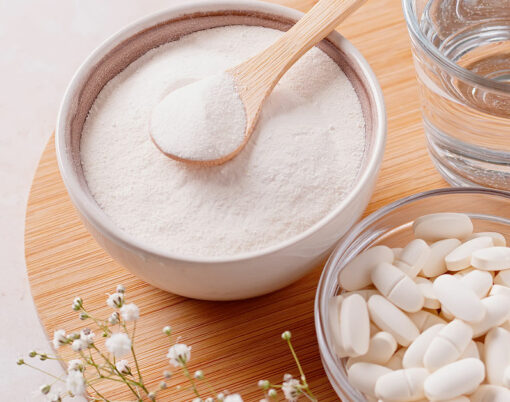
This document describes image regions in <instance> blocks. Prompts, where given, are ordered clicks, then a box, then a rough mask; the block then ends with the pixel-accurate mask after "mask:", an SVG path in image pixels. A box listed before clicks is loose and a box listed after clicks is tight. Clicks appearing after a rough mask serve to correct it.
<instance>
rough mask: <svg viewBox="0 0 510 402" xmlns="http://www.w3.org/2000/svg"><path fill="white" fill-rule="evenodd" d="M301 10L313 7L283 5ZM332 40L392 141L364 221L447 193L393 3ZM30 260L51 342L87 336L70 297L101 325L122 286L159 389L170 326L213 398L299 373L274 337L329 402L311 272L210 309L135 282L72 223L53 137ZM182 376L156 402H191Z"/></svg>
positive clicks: (255, 395)
mask: <svg viewBox="0 0 510 402" xmlns="http://www.w3.org/2000/svg"><path fill="white" fill-rule="evenodd" d="M280 3H281V4H284V5H288V6H294V7H296V8H299V9H301V10H303V11H305V10H307V9H308V8H309V7H310V6H311V5H312V4H313V1H311V0H280ZM340 31H341V32H342V33H343V34H344V35H345V36H346V37H347V38H349V39H350V40H351V41H352V42H353V43H354V44H355V45H356V46H357V47H358V48H359V49H360V50H361V52H362V53H363V54H364V55H365V57H366V58H367V60H368V61H369V63H370V64H371V66H372V68H373V69H374V71H375V73H376V75H377V76H378V78H379V81H380V83H381V85H382V87H383V91H384V95H385V99H386V105H387V111H388V123H389V126H388V143H387V149H386V154H385V159H384V163H383V168H382V171H381V174H380V177H379V181H378V183H377V189H376V192H375V194H374V196H373V197H372V202H371V204H370V205H369V207H368V209H367V211H366V213H370V212H372V211H374V210H375V209H377V208H379V207H381V206H383V205H385V204H387V203H389V202H391V201H394V200H396V199H398V198H401V197H403V196H407V195H410V194H413V193H416V192H419V191H423V190H428V189H432V188H437V187H444V186H446V183H445V182H444V181H443V180H442V179H441V178H440V176H439V174H438V173H437V172H436V171H435V169H434V168H433V166H432V163H431V161H430V159H429V157H428V155H427V151H426V148H425V139H424V135H423V129H422V126H421V120H420V113H419V102H418V90H417V85H416V81H415V78H414V70H413V65H412V57H411V53H410V49H409V39H408V36H407V32H406V28H405V24H404V21H403V17H402V11H401V8H400V1H398V0H371V1H369V2H368V3H367V4H365V5H364V6H363V7H362V8H361V9H360V10H359V11H358V12H356V13H355V14H354V15H353V16H351V17H350V18H349V20H348V21H346V22H344V23H343V24H342V26H341V28H340ZM25 243H26V261H27V269H28V275H29V280H30V284H31V287H32V294H33V297H34V300H35V304H36V306H37V308H38V311H39V315H40V318H41V321H42V323H43V324H44V326H45V328H46V330H47V331H48V333H49V334H50V335H51V334H52V333H53V331H54V330H55V329H57V328H64V329H66V330H67V331H68V332H71V331H74V330H77V329H79V328H83V324H84V323H83V322H81V321H79V320H78V319H77V318H76V313H75V312H73V311H72V310H71V302H72V299H73V298H74V297H75V296H78V295H80V296H82V297H84V298H85V301H86V304H87V306H88V308H89V310H90V311H91V312H93V313H94V314H96V315H99V316H102V317H106V316H107V315H108V314H109V313H110V310H109V309H108V308H106V306H105V299H106V293H107V292H112V291H113V290H114V288H115V286H116V285H117V284H118V283H123V284H124V285H125V286H126V287H127V289H128V296H129V299H130V300H131V301H133V302H135V303H137V304H138V305H139V307H140V309H141V313H142V316H141V319H140V322H139V325H138V329H137V339H138V345H137V349H138V350H139V353H140V356H143V358H142V359H141V366H142V372H143V374H144V377H145V378H146V379H148V380H149V382H150V384H152V385H153V386H155V385H156V384H158V382H159V381H160V379H161V373H162V371H163V370H165V369H168V368H169V366H168V361H167V359H166V358H165V355H166V352H167V348H168V346H169V344H168V342H167V341H166V340H165V338H164V337H163V336H162V335H161V328H162V327H163V326H164V325H166V324H171V325H172V327H173V328H174V332H175V334H177V335H180V336H182V341H183V342H186V343H188V344H189V345H191V346H192V347H193V350H192V359H191V365H190V366H191V368H192V369H193V370H195V369H202V370H204V372H205V373H206V375H207V377H208V378H209V380H210V381H211V382H213V383H214V384H215V385H216V386H217V388H218V389H220V390H223V389H228V390H230V391H232V392H240V393H242V394H243V396H244V397H245V400H246V401H258V400H259V399H260V397H261V393H260V391H259V390H258V389H257V385H256V384H257V381H258V380H259V379H263V378H267V379H269V380H271V381H273V382H279V381H281V376H282V375H283V374H284V373H286V372H291V373H294V374H296V369H295V367H294V365H293V361H292V358H291V355H290V354H289V352H288V349H287V347H286V345H285V344H284V343H283V341H282V340H281V339H280V334H281V332H282V331H284V330H290V331H292V333H293V338H294V342H295V347H296V349H297V352H298V354H299V356H300V357H301V360H302V363H303V366H304V369H305V372H306V373H307V375H308V378H309V381H310V383H311V387H312V389H313V390H314V392H315V394H316V395H317V396H318V397H319V399H320V400H321V401H333V400H336V399H337V398H336V395H335V393H334V391H333V390H332V388H331V386H330V385H329V383H328V380H327V378H326V375H325V373H324V371H323V369H322V365H321V361H320V357H319V351H318V347H317V344H316V338H315V329H314V322H313V301H314V296H315V287H316V284H317V281H318V279H319V275H320V273H321V269H320V268H318V269H316V270H315V271H314V272H312V273H311V274H309V275H308V276H307V277H305V278H304V279H302V280H301V281H299V282H297V283H296V284H294V285H292V286H290V287H288V288H286V289H284V290H282V291H279V292H276V293H273V294H271V295H268V296H264V297H260V298H257V299H252V300H247V301H242V302H229V303H212V302H202V301H195V300H189V299H185V298H182V297H178V296H175V295H172V294H168V293H165V292H163V291H160V290H158V289H155V288H153V287H151V286H149V285H146V284H145V283H143V282H141V281H140V280H138V279H137V278H135V277H133V276H132V275H131V274H129V273H128V272H126V271H125V270H124V269H123V268H122V267H121V266H119V265H118V264H117V263H115V262H114V261H112V259H111V258H110V257H109V256H108V255H106V254H105V253H104V252H103V251H102V250H101V249H100V248H99V246H98V245H97V244H96V243H95V241H94V240H93V239H92V237H91V236H90V235H89V234H88V233H87V231H86V230H85V228H84V227H83V225H82V224H81V222H80V221H79V219H78V217H77V215H76V213H75V211H74V209H73V207H72V205H71V203H70V201H69V199H68V196H67V194H66V191H65V188H64V185H63V183H62V181H61V179H60V176H59V173H58V168H57V163H56V161H55V152H54V146H53V138H52V139H51V140H50V143H49V144H48V146H47V148H46V150H45V152H44V154H43V156H42V158H41V161H40V164H39V168H38V170H37V173H36V175H35V178H34V183H33V187H32V191H31V194H30V199H29V202H28V209H27V218H26V237H25ZM184 384H185V382H184V380H183V377H182V376H181V375H176V376H175V377H174V378H173V379H172V380H170V385H171V387H170V388H169V389H168V390H167V391H166V393H165V394H164V395H165V396H164V398H163V400H190V399H191V397H192V394H191V392H190V391H189V389H188V388H187V387H186V386H183V387H182V388H181V389H180V390H177V389H176V388H175V387H176V386H177V385H184ZM100 389H101V390H103V391H104V392H107V393H109V395H110V396H112V399H117V400H118V399H126V398H127V397H128V394H127V393H123V392H120V391H119V387H118V386H117V383H113V382H112V383H110V384H108V386H106V387H102V388H100Z"/></svg>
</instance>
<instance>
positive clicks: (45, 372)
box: [24, 363, 64, 381]
mask: <svg viewBox="0 0 510 402" xmlns="http://www.w3.org/2000/svg"><path fill="white" fill-rule="evenodd" d="M24 365H25V366H28V367H30V368H32V369H34V370H36V371H39V372H41V373H44V374H46V375H48V376H50V377H52V378H54V379H55V380H57V381H64V379H63V378H61V377H57V376H56V375H53V374H51V373H48V372H47V371H46V370H43V369H40V368H39V367H36V366H32V365H31V364H30V363H24Z"/></svg>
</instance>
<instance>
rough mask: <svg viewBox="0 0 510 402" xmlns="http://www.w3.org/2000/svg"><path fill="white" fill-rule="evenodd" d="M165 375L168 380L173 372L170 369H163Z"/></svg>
mask: <svg viewBox="0 0 510 402" xmlns="http://www.w3.org/2000/svg"><path fill="white" fill-rule="evenodd" d="M163 377H165V378H166V379H167V380H168V379H169V378H172V373H171V372H170V371H168V370H165V371H163Z"/></svg>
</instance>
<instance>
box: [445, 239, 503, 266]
mask: <svg viewBox="0 0 510 402" xmlns="http://www.w3.org/2000/svg"><path fill="white" fill-rule="evenodd" d="M493 245H494V243H493V242H492V238H490V237H477V238H475V239H471V240H468V241H467V242H465V243H463V244H461V245H460V246H459V247H457V248H455V249H454V250H453V251H451V252H450V253H449V254H448V255H447V256H446V257H445V258H444V261H445V263H446V268H447V269H448V270H449V271H460V270H461V269H464V268H468V267H469V266H470V265H471V255H472V254H473V253H474V252H475V251H476V250H480V249H483V248H487V247H492V246H493Z"/></svg>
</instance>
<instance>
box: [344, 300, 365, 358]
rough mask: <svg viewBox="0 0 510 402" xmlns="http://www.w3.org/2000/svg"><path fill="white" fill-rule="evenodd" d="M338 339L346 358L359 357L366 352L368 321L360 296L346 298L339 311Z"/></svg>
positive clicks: (363, 302)
mask: <svg viewBox="0 0 510 402" xmlns="http://www.w3.org/2000/svg"><path fill="white" fill-rule="evenodd" d="M340 337H341V338H340V339H341V342H342V347H343V349H344V350H345V352H346V353H347V355H348V356H350V357H353V356H360V355H363V354H365V353H367V351H368V345H369V342H370V319H369V317H368V309H367V303H366V302H365V300H363V297H361V296H360V295H351V296H349V297H346V298H345V299H344V300H343V302H342V306H341V309H340Z"/></svg>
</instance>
